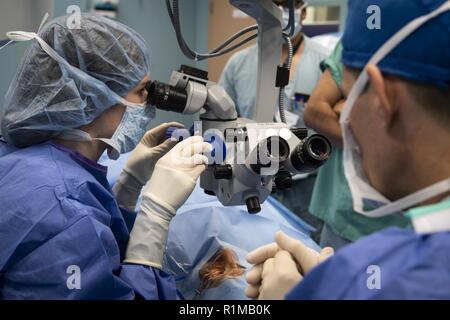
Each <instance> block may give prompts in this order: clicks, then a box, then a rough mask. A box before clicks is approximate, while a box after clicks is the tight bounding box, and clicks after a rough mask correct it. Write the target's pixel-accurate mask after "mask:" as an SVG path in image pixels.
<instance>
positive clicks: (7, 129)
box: [2, 14, 149, 147]
mask: <svg viewBox="0 0 450 320" xmlns="http://www.w3.org/2000/svg"><path fill="white" fill-rule="evenodd" d="M67 19H68V17H67V16H66V17H60V18H56V19H55V20H53V21H51V22H49V23H47V24H46V25H45V26H44V27H43V28H42V29H41V30H40V31H39V33H38V35H39V36H40V37H41V38H42V39H43V40H44V41H45V42H46V43H47V44H48V45H49V46H50V47H51V48H53V49H54V50H55V51H56V52H57V53H58V54H59V55H60V56H61V57H62V58H63V59H65V60H66V61H67V62H68V64H64V63H60V62H57V61H56V60H55V59H53V58H52V57H50V56H49V55H48V54H47V53H46V52H44V50H43V49H42V47H41V45H40V44H39V43H38V41H37V40H33V43H32V44H31V45H30V47H29V48H28V50H27V52H26V54H25V57H24V58H23V60H22V62H21V65H20V67H19V70H18V73H17V75H16V77H15V79H14V80H13V81H12V83H11V86H10V88H9V90H8V92H7V94H6V97H5V113H4V117H3V121H2V135H3V136H4V138H5V140H6V141H7V142H8V143H11V144H13V145H15V146H17V147H26V146H29V145H33V144H37V143H41V142H44V141H46V140H49V139H51V138H53V137H55V136H57V135H58V134H60V133H61V132H63V131H67V130H69V129H74V128H78V127H81V126H83V125H87V124H89V123H91V122H92V121H93V120H95V119H96V118H97V117H98V116H99V115H100V114H101V113H103V112H104V111H105V110H107V109H108V108H111V107H112V106H114V105H116V104H117V103H118V97H123V96H125V95H127V93H128V92H129V91H130V90H131V89H132V88H134V87H135V86H136V85H138V84H139V83H140V82H141V81H142V80H143V79H144V78H145V76H146V75H147V74H148V72H149V62H148V52H147V45H146V43H145V41H144V39H143V38H142V37H141V36H140V35H139V34H138V33H137V32H136V31H134V30H132V29H131V28H129V27H127V26H125V25H123V24H121V23H119V22H116V21H114V20H111V19H108V18H104V17H101V16H99V15H95V14H82V15H81V21H80V26H79V28H69V27H68V23H67Z"/></svg>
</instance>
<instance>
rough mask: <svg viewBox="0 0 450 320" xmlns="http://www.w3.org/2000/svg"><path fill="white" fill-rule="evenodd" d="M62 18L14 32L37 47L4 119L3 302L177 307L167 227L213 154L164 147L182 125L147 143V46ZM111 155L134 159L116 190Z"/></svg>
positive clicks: (92, 19)
mask: <svg viewBox="0 0 450 320" xmlns="http://www.w3.org/2000/svg"><path fill="white" fill-rule="evenodd" d="M66 19H67V17H61V18H57V19H55V20H53V21H51V22H49V23H47V24H46V25H44V26H43V28H41V30H39V32H38V33H37V34H35V33H27V32H12V33H8V37H9V38H10V39H11V40H13V41H30V42H31V43H30V47H29V48H28V50H27V52H26V54H25V57H24V59H23V60H22V63H21V66H20V68H19V70H18V73H17V75H16V77H15V79H14V80H13V82H12V84H11V86H10V89H9V91H8V93H7V95H6V98H5V114H4V118H3V119H2V135H3V139H2V142H0V235H1V239H0V299H174V298H176V289H175V282H174V280H173V278H172V276H170V275H169V274H167V273H165V272H164V271H162V270H161V269H162V267H161V265H162V259H163V255H164V250H165V245H166V241H167V233H168V226H169V223H170V221H171V219H172V218H173V217H174V215H175V213H176V211H177V210H178V208H179V207H180V206H181V205H182V204H183V203H184V201H185V200H186V199H187V197H188V196H189V195H190V194H191V192H192V191H193V189H194V186H195V181H196V179H197V178H198V177H199V175H200V174H201V172H202V171H203V170H204V169H205V167H206V164H207V158H206V157H205V156H204V155H202V154H203V152H207V151H208V150H209V149H210V146H209V145H208V144H207V143H205V142H203V139H202V138H201V137H193V138H190V139H187V140H185V141H183V142H182V143H179V144H177V145H175V143H174V142H171V141H170V140H165V133H166V130H167V128H168V127H169V126H180V125H179V124H176V123H169V124H164V125H161V126H159V127H157V128H155V129H152V130H150V131H148V132H147V128H148V126H149V124H150V121H151V119H152V118H153V117H154V111H155V110H154V107H152V106H148V105H146V101H147V94H148V93H147V91H146V90H145V85H146V83H147V82H148V81H149V78H148V72H149V69H148V67H149V57H148V53H147V46H146V44H145V42H144V40H143V39H142V37H141V36H140V35H138V34H137V33H136V32H135V31H133V30H132V29H130V28H128V27H127V26H125V25H122V24H120V23H118V22H115V21H113V20H110V19H107V18H103V17H100V16H96V15H93V14H83V15H82V17H81V21H80V22H81V23H80V27H79V28H69V27H68V24H67V23H66ZM105 150H107V151H108V155H109V156H110V157H111V158H112V159H117V158H118V156H119V155H120V154H122V153H126V152H130V151H133V150H134V151H133V152H132V153H131V155H130V157H129V159H128V161H127V163H126V165H125V167H124V170H123V171H122V173H121V175H120V177H119V179H118V182H117V183H116V185H115V187H114V190H111V188H110V186H109V184H108V182H107V179H106V174H107V168H106V167H103V166H101V165H99V164H98V163H97V161H98V159H99V158H100V156H101V155H102V153H103V152H104V151H105ZM174 186H176V187H174ZM141 191H142V194H143V196H142V204H141V205H140V206H139V207H138V208H135V206H136V201H137V199H138V196H139V194H140V193H141ZM135 209H137V212H138V213H137V214H136V213H135V211H134V210H135Z"/></svg>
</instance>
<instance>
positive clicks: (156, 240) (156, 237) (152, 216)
mask: <svg viewBox="0 0 450 320" xmlns="http://www.w3.org/2000/svg"><path fill="white" fill-rule="evenodd" d="M211 149H212V147H211V145H210V144H209V143H207V142H204V141H203V138H202V137H198V136H196V137H192V138H189V139H186V140H184V141H183V142H180V143H179V144H177V145H176V146H175V147H174V148H173V149H172V150H171V151H169V152H168V153H167V154H166V155H165V156H164V157H162V158H161V159H160V160H159V161H158V162H157V163H156V166H155V169H154V172H153V175H152V177H151V179H150V181H149V182H148V183H147V185H146V186H145V188H144V192H143V197H142V203H141V208H140V211H139V213H138V216H137V218H136V221H135V223H134V227H133V230H132V231H131V235H130V240H129V242H128V249H127V252H126V257H125V262H126V263H135V264H143V265H147V266H151V267H156V268H161V265H162V261H163V256H164V251H165V247H166V241H167V234H168V230H169V224H170V221H171V220H172V218H173V217H174V215H175V213H176V211H177V210H178V209H179V207H180V206H181V205H182V204H183V203H184V202H185V201H186V200H187V198H188V197H189V196H190V195H191V193H192V191H193V190H194V187H195V184H196V181H197V179H198V177H199V176H200V174H201V173H202V172H203V171H204V170H205V169H206V166H207V164H208V158H207V157H206V156H204V155H203V153H205V152H210V151H211Z"/></svg>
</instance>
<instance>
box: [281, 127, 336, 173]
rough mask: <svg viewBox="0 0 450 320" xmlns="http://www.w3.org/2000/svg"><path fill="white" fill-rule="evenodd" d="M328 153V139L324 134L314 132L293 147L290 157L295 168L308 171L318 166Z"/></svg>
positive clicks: (326, 158) (325, 159)
mask: <svg viewBox="0 0 450 320" xmlns="http://www.w3.org/2000/svg"><path fill="white" fill-rule="evenodd" d="M330 155H331V143H330V141H329V140H328V139H327V138H326V137H325V136H322V135H320V134H314V135H312V136H310V137H309V138H307V139H305V140H304V141H303V143H302V144H299V145H298V146H297V147H296V148H295V150H294V152H293V153H292V154H291V158H290V159H291V163H292V165H293V166H294V168H295V169H296V170H298V171H299V172H302V173H308V172H312V171H315V170H317V169H318V168H320V166H322V165H323V164H324V163H325V162H326V161H327V160H328V158H329V157H330Z"/></svg>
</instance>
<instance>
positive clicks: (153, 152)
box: [113, 122, 183, 211]
mask: <svg viewBox="0 0 450 320" xmlns="http://www.w3.org/2000/svg"><path fill="white" fill-rule="evenodd" d="M169 127H178V128H183V125H182V124H179V123H177V122H170V123H164V124H161V125H160V126H158V127H156V128H154V129H151V130H149V131H148V132H147V133H146V134H145V136H144V138H142V140H141V141H140V143H139V144H138V145H137V147H136V148H135V149H134V150H133V152H132V153H131V155H130V157H129V158H128V161H127V163H126V164H125V167H124V168H123V170H122V172H121V173H120V176H119V178H118V179H117V182H116V183H115V185H114V187H113V192H114V194H115V196H116V199H117V203H118V204H119V206H120V207H122V208H125V209H128V210H132V211H134V210H135V207H136V202H137V199H138V198H139V195H140V194H141V190H142V187H143V186H144V185H145V184H146V183H147V181H148V180H149V179H150V177H151V175H152V172H153V168H154V167H155V164H156V162H157V161H158V160H159V159H160V158H161V157H162V156H163V155H165V154H166V153H167V152H168V151H169V150H170V149H172V147H173V146H174V145H175V144H176V142H174V141H171V140H170V139H166V131H167V129H168V128H169Z"/></svg>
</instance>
